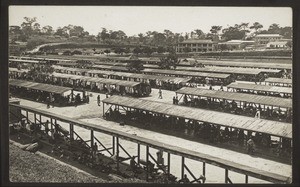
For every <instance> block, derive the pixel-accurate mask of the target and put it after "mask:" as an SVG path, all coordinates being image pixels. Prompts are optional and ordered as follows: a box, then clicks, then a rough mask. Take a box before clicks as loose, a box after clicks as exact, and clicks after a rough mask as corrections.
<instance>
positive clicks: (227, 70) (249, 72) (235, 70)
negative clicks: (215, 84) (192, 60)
mask: <svg viewBox="0 0 300 187" xmlns="http://www.w3.org/2000/svg"><path fill="white" fill-rule="evenodd" d="M176 70H183V71H197V72H198V71H199V72H215V73H230V74H246V75H258V74H259V73H261V72H262V71H261V70H260V69H253V68H233V67H218V66H213V67H203V68H199V67H180V66H179V67H177V68H176Z"/></svg>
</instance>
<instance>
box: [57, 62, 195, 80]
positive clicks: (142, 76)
mask: <svg viewBox="0 0 300 187" xmlns="http://www.w3.org/2000/svg"><path fill="white" fill-rule="evenodd" d="M53 67H54V68H55V69H58V70H66V71H67V70H69V71H70V70H72V71H76V72H83V71H85V72H87V73H93V74H101V75H111V76H112V75H114V76H120V77H128V78H139V79H149V80H159V81H165V82H171V83H175V84H177V83H186V82H188V81H190V80H191V78H181V77H169V76H159V75H147V74H141V73H127V72H116V71H105V70H95V69H80V68H66V67H61V66H53Z"/></svg>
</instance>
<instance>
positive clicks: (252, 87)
mask: <svg viewBox="0 0 300 187" xmlns="http://www.w3.org/2000/svg"><path fill="white" fill-rule="evenodd" d="M227 87H228V88H235V89H245V90H255V91H264V92H273V93H284V94H292V93H293V90H292V88H288V87H277V86H268V85H261V84H247V83H237V82H233V83H231V84H229V85H228V86H227Z"/></svg>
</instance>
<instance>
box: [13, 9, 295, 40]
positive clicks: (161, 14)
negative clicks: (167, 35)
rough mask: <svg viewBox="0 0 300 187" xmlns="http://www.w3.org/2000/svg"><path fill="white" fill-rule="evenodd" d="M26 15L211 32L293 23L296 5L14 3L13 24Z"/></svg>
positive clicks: (49, 20)
mask: <svg viewBox="0 0 300 187" xmlns="http://www.w3.org/2000/svg"><path fill="white" fill-rule="evenodd" d="M24 17H37V22H38V23H39V24H40V25H41V27H43V26H46V25H50V26H52V27H53V29H55V30H56V29H57V28H58V27H63V26H67V25H69V24H72V25H77V26H82V27H83V28H84V29H85V30H86V31H88V32H89V33H90V34H94V35H96V34H97V33H98V32H100V31H101V30H102V28H103V27H104V28H106V29H108V30H122V31H124V32H125V33H126V34H127V35H128V36H132V35H137V34H139V33H146V32H147V31H158V32H163V31H164V30H165V29H168V30H170V31H172V32H174V33H185V32H191V31H192V30H195V29H201V30H202V31H203V32H205V33H207V32H209V30H210V28H211V26H213V25H220V26H222V27H223V28H225V27H228V26H229V25H230V26H233V25H234V24H240V23H242V22H246V23H250V24H249V25H252V23H254V22H259V23H261V24H262V25H263V26H264V27H263V29H268V27H269V26H270V25H271V24H273V23H277V24H279V25H280V26H281V27H284V26H292V9H291V8H288V7H276V8H273V7H201V6H198V7H186V6H184V7H183V6H182V7H172V6H167V7H159V6H151V7H146V6H139V7H137V6H10V7H9V25H19V26H20V25H21V24H22V22H24Z"/></svg>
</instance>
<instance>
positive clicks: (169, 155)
mask: <svg viewBox="0 0 300 187" xmlns="http://www.w3.org/2000/svg"><path fill="white" fill-rule="evenodd" d="M170 166H171V154H170V153H168V171H167V172H168V174H170Z"/></svg>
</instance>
